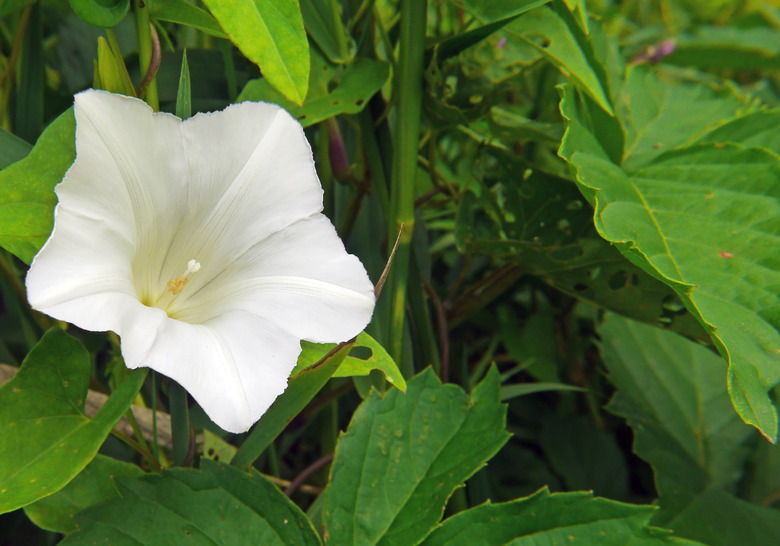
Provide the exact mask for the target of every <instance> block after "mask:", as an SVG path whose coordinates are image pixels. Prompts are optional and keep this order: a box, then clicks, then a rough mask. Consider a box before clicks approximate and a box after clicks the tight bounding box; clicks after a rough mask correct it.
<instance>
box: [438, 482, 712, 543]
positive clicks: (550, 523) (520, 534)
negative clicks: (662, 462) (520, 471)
mask: <svg viewBox="0 0 780 546" xmlns="http://www.w3.org/2000/svg"><path fill="white" fill-rule="evenodd" d="M654 511H655V507H653V506H637V505H633V504H624V503H622V502H617V501H612V500H608V499H602V498H593V494H592V493H584V492H576V493H555V494H552V495H551V494H550V492H549V491H548V490H547V488H545V489H542V490H540V491H539V492H537V493H534V494H533V495H530V496H528V497H525V498H522V499H517V500H514V501H512V502H507V503H502V504H490V502H488V503H486V504H483V505H481V506H477V507H475V508H471V509H470V510H465V511H463V512H460V513H459V514H456V515H454V516H452V517H451V518H449V519H447V520H446V521H445V522H444V523H443V524H442V525H441V527H439V528H438V529H436V530H435V531H434V532H433V533H431V535H430V536H429V537H428V538H427V539H426V540H425V542H423V546H439V545H442V546H444V545H447V546H456V545H463V546H466V545H471V544H510V543H511V544H512V545H517V546H520V545H528V546H533V545H538V544H572V543H573V544H602V545H606V544H614V545H618V544H621V545H622V544H631V545H634V544H670V543H671V544H696V543H694V542H691V541H682V540H678V539H675V538H673V537H671V536H669V535H670V532H669V531H666V530H664V529H659V528H657V527H651V526H650V525H649V521H650V517H651V516H652V514H653V512H654Z"/></svg>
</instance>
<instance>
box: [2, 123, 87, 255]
mask: <svg viewBox="0 0 780 546" xmlns="http://www.w3.org/2000/svg"><path fill="white" fill-rule="evenodd" d="M75 134H76V121H75V119H74V118H73V109H69V110H68V111H67V112H65V113H64V114H62V115H61V116H60V117H58V118H57V119H56V120H54V121H53V122H52V123H51V125H49V127H48V128H47V129H46V130H45V131H44V132H43V134H42V135H41V137H40V138H39V139H38V142H37V143H36V144H35V147H34V148H33V149H32V151H31V152H30V153H29V154H28V155H27V156H26V157H25V158H24V159H22V160H21V161H18V162H17V163H14V164H13V165H10V166H9V167H6V168H5V169H3V170H2V171H0V245H1V246H2V247H3V248H5V249H6V250H8V251H10V252H12V253H13V254H15V255H16V256H18V257H19V259H20V260H22V261H23V262H25V263H30V262H31V261H32V259H33V257H34V256H35V254H37V253H38V250H39V249H40V248H41V247H42V246H43V243H45V242H46V239H48V238H49V234H50V233H51V228H52V225H53V224H54V207H55V206H56V205H57V196H56V195H55V193H54V186H56V185H57V184H58V183H59V182H60V181H61V180H62V177H63V176H65V172H66V171H67V170H68V168H69V167H70V165H71V163H73V160H74V159H75V158H76V147H75V141H76V139H75Z"/></svg>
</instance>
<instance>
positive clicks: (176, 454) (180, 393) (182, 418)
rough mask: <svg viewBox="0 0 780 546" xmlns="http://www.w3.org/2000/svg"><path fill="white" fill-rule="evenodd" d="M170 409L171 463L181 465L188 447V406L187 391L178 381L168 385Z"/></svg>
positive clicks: (185, 457)
mask: <svg viewBox="0 0 780 546" xmlns="http://www.w3.org/2000/svg"><path fill="white" fill-rule="evenodd" d="M168 398H169V399H170V410H171V437H172V438H171V439H172V441H173V464H175V465H176V466H181V465H183V464H184V461H185V460H186V459H187V452H188V451H189V449H190V408H189V406H188V405H187V391H185V390H184V388H183V387H182V386H181V385H179V384H178V383H176V382H174V381H171V382H170V384H169V385H168Z"/></svg>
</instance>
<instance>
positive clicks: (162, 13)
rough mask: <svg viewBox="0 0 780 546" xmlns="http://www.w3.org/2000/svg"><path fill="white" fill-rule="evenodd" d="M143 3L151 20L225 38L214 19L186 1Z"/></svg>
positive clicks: (223, 32)
mask: <svg viewBox="0 0 780 546" xmlns="http://www.w3.org/2000/svg"><path fill="white" fill-rule="evenodd" d="M145 3H146V6H147V7H148V8H149V16H150V17H151V18H152V19H157V20H158V21H168V22H170V23H178V24H180V25H185V26H188V27H192V28H196V29H198V30H201V31H203V32H205V33H206V34H210V35H212V36H216V37H218V38H227V35H226V34H225V31H223V30H222V27H220V26H219V23H217V20H216V19H214V17H212V16H211V15H210V14H209V13H208V12H207V11H205V10H202V9H200V8H199V7H197V6H194V5H193V4H191V3H189V2H188V1H187V0H145Z"/></svg>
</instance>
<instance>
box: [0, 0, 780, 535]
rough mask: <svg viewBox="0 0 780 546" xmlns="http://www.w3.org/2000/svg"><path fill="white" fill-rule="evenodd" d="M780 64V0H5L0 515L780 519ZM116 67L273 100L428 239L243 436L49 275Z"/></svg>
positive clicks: (365, 251) (168, 523)
mask: <svg viewBox="0 0 780 546" xmlns="http://www.w3.org/2000/svg"><path fill="white" fill-rule="evenodd" d="M152 29H153V30H152ZM155 37H156V38H155ZM155 39H156V40H158V41H159V44H158V45H159V46H160V51H161V54H160V58H159V61H160V62H159V70H157V71H156V72H155V70H154V68H152V69H151V70H150V68H149V67H150V66H154V64H155V63H154V58H155V57H156V53H155V47H154V46H155ZM778 69H780V6H778V5H777V3H776V2H773V1H771V0H718V1H716V2H712V1H703V0H650V1H647V2H644V1H626V2H618V1H616V0H593V1H585V0H547V1H545V0H519V1H518V0H492V1H488V0H455V1H439V0H428V1H427V2H426V1H423V0H268V1H260V0H257V1H254V0H240V1H230V2H228V1H224V0H204V1H203V2H197V1H190V0H146V1H145V2H137V1H135V0H132V1H131V0H110V1H104V0H70V1H69V2H65V1H63V0H39V1H33V0H3V2H2V3H1V4H0V246H2V249H3V250H2V251H0V272H1V273H2V275H1V276H0V298H1V302H2V306H0V326H1V327H0V361H2V362H3V363H5V364H7V365H8V366H4V367H2V368H0V371H2V372H3V373H4V374H5V375H4V376H3V377H4V379H5V381H6V382H5V383H4V384H3V385H2V386H0V513H3V515H0V543H2V544H19V543H25V544H52V543H56V542H58V541H60V540H61V539H63V540H62V541H63V543H66V544H91V543H93V542H103V541H108V542H110V543H116V544H125V543H127V544H137V543H141V544H177V543H180V542H184V541H188V542H195V543H209V544H213V543H217V544H231V545H233V544H243V543H247V544H258V543H260V544H272V543H273V544H322V543H331V544H339V545H341V544H401V545H409V544H419V543H422V544H476V543H480V544H505V543H512V544H526V543H528V544H535V543H538V542H539V541H547V542H550V543H553V542H563V541H566V542H568V541H572V540H578V541H580V543H584V544H629V543H631V544H635V543H643V544H644V543H658V542H674V543H686V542H688V543H705V544H713V545H731V544H756V545H760V544H768V545H769V544H776V543H777V537H780V514H779V513H778V502H779V501H780V472H779V471H778V468H780V452H778V448H777V447H776V445H775V442H776V441H777V438H778V413H777V397H778V391H777V388H776V386H777V384H778V382H780V259H778V256H780V254H779V253H778V250H779V249H780V244H779V243H780V162H778V155H779V154H780V130H778V127H780V74H779V73H778ZM144 76H149V77H147V78H145V77H144ZM152 76H153V77H152ZM88 87H100V88H103V89H108V90H110V91H114V92H119V93H124V94H128V95H136V96H140V97H142V98H144V99H145V100H146V101H147V102H149V104H150V105H152V106H153V107H154V108H158V109H161V110H166V111H170V112H174V113H176V114H177V115H179V116H180V117H182V118H186V117H189V116H190V115H194V114H195V113H197V112H201V111H213V110H218V109H220V108H223V107H225V106H227V105H228V104H230V103H234V102H240V101H244V100H264V101H269V102H275V103H278V104H280V105H282V106H283V107H285V108H286V109H287V110H288V111H290V112H291V113H292V115H293V116H294V117H295V118H297V119H298V120H299V121H300V122H301V124H302V125H303V126H304V127H305V128H306V132H307V136H308V137H309V139H310V141H311V143H312V147H313V149H314V152H315V159H316V162H317V168H318V171H319V175H320V178H321V180H322V183H323V187H324V189H325V212H326V214H327V215H328V216H329V217H330V218H331V220H332V221H333V223H334V225H335V226H336V227H337V229H338V231H339V234H340V235H341V236H342V238H343V239H344V240H345V243H346V245H347V248H348V249H349V250H350V252H353V253H355V254H356V255H358V256H359V257H360V258H361V260H362V261H363V263H364V264H365V265H366V268H367V269H368V271H369V274H370V276H371V278H372V280H374V281H375V282H377V281H379V278H380V275H381V273H382V271H383V268H384V266H385V263H386V261H387V258H388V255H389V254H390V249H391V248H392V247H393V241H395V239H396V237H398V247H397V250H396V252H395V255H394V260H393V264H392V268H391V269H390V274H389V277H388V278H387V283H386V284H385V286H384V289H383V292H382V295H381V297H380V299H379V301H378V305H377V309H376V312H375V315H374V320H373V322H372V323H371V325H370V326H369V328H368V329H367V331H366V332H365V333H363V334H361V335H360V336H358V338H357V339H356V340H355V341H354V342H353V343H351V344H342V345H339V346H325V345H314V344H304V347H303V353H302V355H301V358H300V360H299V363H298V367H297V368H296V370H295V371H294V372H293V376H292V377H291V380H290V386H289V388H288V390H287V391H286V392H285V393H284V394H283V395H282V396H281V397H280V398H279V399H278V400H277V402H276V403H275V404H274V406H273V407H272V408H271V410H269V412H268V413H267V414H266V415H265V416H264V417H263V418H262V419H261V420H260V421H259V422H258V424H257V425H255V427H254V428H253V429H252V430H251V431H250V432H249V433H247V434H244V435H227V434H226V433H224V432H223V431H221V430H219V429H218V428H216V427H215V426H214V425H213V424H211V423H210V422H209V420H208V418H207V417H206V416H205V415H204V414H203V412H202V411H201V410H200V409H199V408H198V407H197V405H195V404H194V402H192V401H191V400H189V399H188V398H187V395H186V393H185V392H184V391H182V390H181V389H180V388H179V387H178V386H177V385H175V384H172V383H170V382H169V381H168V380H167V379H165V378H163V377H161V376H157V375H155V374H148V376H147V373H146V372H145V371H137V372H133V373H130V372H129V371H128V370H126V369H125V368H124V366H123V363H122V360H121V356H120V353H119V351H118V340H117V339H116V337H115V336H113V335H103V334H94V333H88V332H82V331H78V330H76V329H75V328H72V327H71V328H68V326H67V325H65V324H59V323H56V322H55V321H52V320H50V319H49V318H47V317H45V316H42V315H40V314H38V313H36V312H34V311H32V310H31V309H30V308H29V306H28V304H27V301H26V297H25V294H24V283H23V279H24V272H25V269H26V264H29V263H30V261H31V260H32V258H33V257H34V256H35V254H36V253H37V251H38V250H39V249H40V247H41V246H42V245H43V243H44V242H45V241H46V239H47V237H48V235H49V233H50V231H51V228H52V224H53V209H54V206H55V205H56V196H55V194H54V191H53V188H54V186H55V185H56V184H57V183H58V182H59V181H60V180H61V179H62V176H63V175H64V173H65V171H66V170H67V169H68V167H69V166H70V164H71V163H72V161H73V159H74V153H75V152H74V121H73V115H72V111H71V110H70V106H71V104H72V97H73V94H74V93H76V92H78V91H80V90H82V89H85V88H88ZM65 330H67V332H66V331H65ZM17 368H19V369H18V371H17ZM12 376H13V378H11V377H12ZM100 393H103V394H105V395H108V401H107V402H105V403H104V405H103V406H102V410H100V412H98V413H97V414H95V413H93V412H90V411H89V404H88V403H87V401H88V399H89V397H90V396H94V395H95V394H98V395H99V394H100ZM85 404H86V405H85ZM131 404H132V405H133V407H134V408H139V407H141V408H144V409H146V411H147V412H148V413H149V414H150V413H151V408H156V410H158V412H159V415H160V419H159V420H160V421H161V422H163V421H165V420H166V419H169V420H170V423H171V431H170V434H169V435H168V436H165V434H166V433H165V432H164V431H163V430H162V429H160V430H158V433H159V434H158V436H156V437H145V436H144V434H142V429H143V426H142V425H143V423H141V424H139V423H138V422H136V417H134V415H136V413H133V412H128V408H129V407H130V406H131ZM138 411H139V412H140V411H141V410H140V409H139V410H138ZM125 412H127V414H126V415H127V417H129V423H128V424H127V425H126V427H129V429H130V431H132V432H130V431H128V428H124V429H122V428H115V424H116V423H117V422H118V421H119V419H120V417H121V416H122V415H123V414H125ZM137 415H141V413H138V414H137ZM139 420H140V418H139ZM166 422H167V421H166ZM191 431H192V432H194V433H195V435H194V436H193V435H191ZM147 436H148V434H147Z"/></svg>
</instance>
